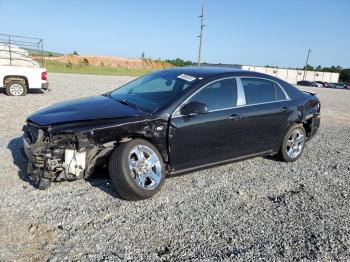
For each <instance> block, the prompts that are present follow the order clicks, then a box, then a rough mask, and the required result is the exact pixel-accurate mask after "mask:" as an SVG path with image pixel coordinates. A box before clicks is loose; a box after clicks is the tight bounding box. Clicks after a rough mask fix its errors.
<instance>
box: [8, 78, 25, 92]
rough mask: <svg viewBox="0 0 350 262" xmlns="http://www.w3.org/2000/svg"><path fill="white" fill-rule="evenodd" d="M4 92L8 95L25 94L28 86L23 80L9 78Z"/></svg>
mask: <svg viewBox="0 0 350 262" xmlns="http://www.w3.org/2000/svg"><path fill="white" fill-rule="evenodd" d="M5 92H6V94H7V95H8V96H25V95H26V94H27V92H28V88H27V85H26V82H25V81H24V80H11V81H10V82H8V83H7V84H6V87H5Z"/></svg>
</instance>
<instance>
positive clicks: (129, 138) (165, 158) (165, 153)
mask: <svg viewBox="0 0 350 262" xmlns="http://www.w3.org/2000/svg"><path fill="white" fill-rule="evenodd" d="M135 139H142V140H145V141H147V142H149V143H151V144H152V145H153V146H154V147H155V148H156V149H157V150H158V151H159V153H160V155H161V156H162V160H163V163H164V166H165V169H166V170H167V171H168V170H170V164H169V154H168V150H167V148H161V147H160V146H159V143H157V142H156V140H155V139H153V138H151V137H148V136H145V135H141V134H134V135H132V136H125V137H122V138H120V139H117V140H116V143H117V145H116V146H115V147H114V148H116V147H118V146H119V145H120V144H123V143H127V142H130V141H132V140H135Z"/></svg>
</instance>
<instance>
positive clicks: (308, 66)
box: [303, 65, 314, 71]
mask: <svg viewBox="0 0 350 262" xmlns="http://www.w3.org/2000/svg"><path fill="white" fill-rule="evenodd" d="M303 70H305V66H304V67H303ZM306 70H308V71H313V70H314V67H313V66H311V65H306Z"/></svg>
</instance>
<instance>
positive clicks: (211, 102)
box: [168, 78, 244, 171]
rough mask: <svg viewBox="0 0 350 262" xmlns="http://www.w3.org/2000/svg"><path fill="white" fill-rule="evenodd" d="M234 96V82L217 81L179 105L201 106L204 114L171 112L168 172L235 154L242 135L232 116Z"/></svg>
mask: <svg viewBox="0 0 350 262" xmlns="http://www.w3.org/2000/svg"><path fill="white" fill-rule="evenodd" d="M238 96H239V94H238V91H237V83H236V79H235V78H225V79H220V80H216V81H214V82H211V83H209V84H207V85H206V86H204V87H202V88H201V89H200V90H199V91H197V92H196V93H195V94H194V95H193V96H192V97H190V98H189V99H188V100H187V101H186V102H185V103H183V104H186V103H189V102H191V101H195V102H201V103H204V104H206V105H207V107H208V113H206V114H195V115H189V116H184V115H181V114H180V113H179V110H177V111H175V113H174V114H173V116H172V117H171V119H170V127H169V141H168V142H169V154H170V163H171V168H172V171H178V170H183V169H187V168H193V167H198V166H202V165H207V164H210V163H215V162H219V161H223V160H226V159H229V158H232V156H233V155H235V153H234V152H236V153H237V152H239V148H240V147H242V146H244V145H243V143H242V140H241V138H242V137H243V136H244V132H243V129H242V127H241V123H242V122H241V121H240V119H239V116H236V115H235V108H236V107H237V101H239V99H237V97H238ZM180 108H181V106H180Z"/></svg>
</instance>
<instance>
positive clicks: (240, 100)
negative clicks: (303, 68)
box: [171, 76, 291, 118]
mask: <svg viewBox="0 0 350 262" xmlns="http://www.w3.org/2000/svg"><path fill="white" fill-rule="evenodd" d="M232 78H235V79H236V85H237V106H233V107H227V108H220V109H215V110H210V111H208V113H211V112H218V111H224V110H229V109H234V108H242V107H248V106H256V105H264V104H272V103H279V102H286V101H290V100H291V98H290V96H289V95H288V93H287V92H286V91H285V90H284V88H283V87H282V86H281V85H280V84H279V83H278V82H276V81H274V80H271V79H268V78H264V77H257V76H240V77H239V76H233V77H225V78H220V79H216V80H213V81H211V82H209V83H207V84H205V85H204V86H202V87H201V88H199V89H198V90H196V91H195V92H194V93H193V94H192V95H190V96H189V97H188V98H186V99H185V101H183V102H182V103H181V104H180V105H179V106H178V107H177V108H176V109H175V111H174V113H173V114H172V116H171V117H172V118H175V117H183V115H181V114H180V108H181V107H182V106H183V105H184V104H186V103H187V102H188V100H190V99H191V98H192V97H193V96H194V95H195V94H197V93H198V92H200V91H201V90H202V89H203V88H205V87H207V86H208V85H210V84H213V83H215V82H218V81H221V80H225V79H232ZM242 78H257V79H262V80H267V81H270V82H272V83H275V84H276V85H277V86H279V88H281V90H282V92H283V93H284V94H285V96H286V99H283V100H276V101H269V102H262V103H256V104H250V105H247V104H246V99H245V93H244V88H243V84H242V81H241V79H242Z"/></svg>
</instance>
